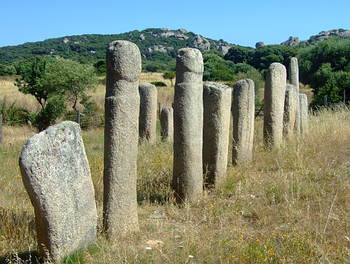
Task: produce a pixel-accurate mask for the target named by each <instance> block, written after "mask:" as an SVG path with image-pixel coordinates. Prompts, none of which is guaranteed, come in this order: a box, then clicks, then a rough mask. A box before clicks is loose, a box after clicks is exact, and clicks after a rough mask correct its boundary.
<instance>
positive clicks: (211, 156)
mask: <svg viewBox="0 0 350 264" xmlns="http://www.w3.org/2000/svg"><path fill="white" fill-rule="evenodd" d="M231 100H232V88H231V87H229V86H226V85H223V84H218V83H211V82H208V83H205V84H204V91H203V106H204V115H203V116H204V120H203V170H204V174H205V175H206V184H208V185H211V186H213V185H218V184H220V183H222V182H223V180H224V179H225V176H226V169H227V156H228V144H229V136H230V135H229V134H230V117H231Z"/></svg>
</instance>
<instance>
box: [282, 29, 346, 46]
mask: <svg viewBox="0 0 350 264" xmlns="http://www.w3.org/2000/svg"><path fill="white" fill-rule="evenodd" d="M331 37H337V38H345V39H347V38H348V39H349V38H350V30H346V29H332V30H328V31H321V32H320V33H318V34H316V35H313V36H311V37H310V38H309V39H308V40H302V41H301V40H300V39H299V38H298V37H292V36H291V37H289V38H288V39H287V40H286V41H284V42H282V43H281V45H284V46H310V45H315V44H317V43H318V42H320V41H323V40H326V39H329V38H331Z"/></svg>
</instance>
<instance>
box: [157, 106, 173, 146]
mask: <svg viewBox="0 0 350 264" xmlns="http://www.w3.org/2000/svg"><path fill="white" fill-rule="evenodd" d="M160 134H161V137H162V140H163V141H168V142H171V141H173V139H174V111H173V108H172V107H171V106H165V107H162V109H161V111H160Z"/></svg>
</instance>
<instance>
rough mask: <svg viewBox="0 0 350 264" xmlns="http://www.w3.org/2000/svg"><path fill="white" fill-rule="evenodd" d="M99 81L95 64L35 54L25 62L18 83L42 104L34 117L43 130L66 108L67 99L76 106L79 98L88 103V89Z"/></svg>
mask: <svg viewBox="0 0 350 264" xmlns="http://www.w3.org/2000/svg"><path fill="white" fill-rule="evenodd" d="M96 81H97V79H96V75H95V70H94V69H93V67H91V66H86V65H83V64H80V63H78V62H75V61H72V60H66V59H54V58H50V57H35V58H33V59H30V60H28V61H26V62H25V63H23V64H22V65H21V77H20V78H19V79H17V81H16V85H17V86H18V89H19V91H21V92H22V93H24V94H31V95H33V96H34V97H35V99H36V100H37V102H38V103H39V105H40V106H41V110H40V111H39V112H38V113H33V114H32V115H31V116H30V119H31V121H32V123H33V125H34V126H35V127H37V128H38V129H39V130H43V129H45V128H46V127H48V126H49V125H52V124H53V123H54V122H55V121H56V120H57V119H58V118H60V117H61V116H62V115H63V114H64V113H65V112H66V110H67V105H66V103H67V102H68V103H70V104H71V105H70V107H71V108H72V109H73V110H77V108H76V107H77V104H78V103H79V102H85V103H87V101H88V100H87V99H88V96H87V91H88V90H89V89H92V88H93V86H94V84H96Z"/></svg>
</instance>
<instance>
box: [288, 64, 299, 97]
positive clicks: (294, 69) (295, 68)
mask: <svg viewBox="0 0 350 264" xmlns="http://www.w3.org/2000/svg"><path fill="white" fill-rule="evenodd" d="M289 81H290V83H291V84H292V85H294V86H295V88H296V91H297V92H298V93H299V65H298V59H297V58H296V57H292V58H291V59H290V63H289Z"/></svg>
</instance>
